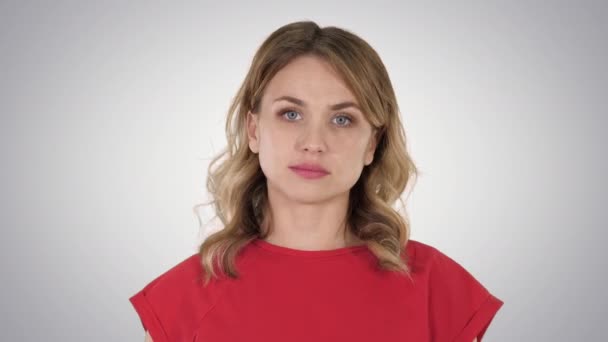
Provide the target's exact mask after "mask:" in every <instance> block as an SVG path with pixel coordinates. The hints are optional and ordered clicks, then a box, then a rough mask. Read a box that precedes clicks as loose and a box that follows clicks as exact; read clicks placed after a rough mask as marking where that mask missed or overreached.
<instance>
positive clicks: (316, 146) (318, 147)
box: [301, 127, 326, 152]
mask: <svg viewBox="0 0 608 342" xmlns="http://www.w3.org/2000/svg"><path fill="white" fill-rule="evenodd" d="M301 149H302V150H304V151H306V152H323V151H325V149H326V144H325V140H324V137H323V132H322V128H318V127H309V128H308V129H307V130H306V131H305V132H304V134H303V135H302V137H301Z"/></svg>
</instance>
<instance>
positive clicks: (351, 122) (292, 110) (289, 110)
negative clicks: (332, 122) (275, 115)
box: [279, 108, 355, 127]
mask: <svg viewBox="0 0 608 342" xmlns="http://www.w3.org/2000/svg"><path fill="white" fill-rule="evenodd" d="M289 112H295V113H298V111H297V110H295V109H289V108H287V109H283V110H280V111H279V115H281V116H282V117H284V116H285V113H289ZM338 116H339V117H340V116H342V117H345V118H347V119H348V121H349V123H348V124H347V125H338V126H339V127H348V126H351V125H352V124H353V123H354V122H355V119H353V117H351V116H350V115H347V114H340V115H338ZM287 121H295V120H289V119H288V120H287Z"/></svg>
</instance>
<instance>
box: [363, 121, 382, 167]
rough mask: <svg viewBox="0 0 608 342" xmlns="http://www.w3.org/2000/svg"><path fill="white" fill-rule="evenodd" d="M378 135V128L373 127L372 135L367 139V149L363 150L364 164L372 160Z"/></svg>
mask: <svg viewBox="0 0 608 342" xmlns="http://www.w3.org/2000/svg"><path fill="white" fill-rule="evenodd" d="M378 135H379V133H378V129H374V130H373V131H372V136H371V138H370V139H369V143H368V144H367V149H366V150H365V161H364V162H365V166H367V165H369V164H371V163H372V161H374V153H375V152H376V147H377V146H378Z"/></svg>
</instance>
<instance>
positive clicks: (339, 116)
mask: <svg viewBox="0 0 608 342" xmlns="http://www.w3.org/2000/svg"><path fill="white" fill-rule="evenodd" d="M336 118H344V119H346V120H348V124H344V125H342V124H338V126H349V125H350V124H351V123H352V122H353V120H352V119H351V118H349V117H348V116H346V115H338V116H336ZM341 121H343V122H344V120H341Z"/></svg>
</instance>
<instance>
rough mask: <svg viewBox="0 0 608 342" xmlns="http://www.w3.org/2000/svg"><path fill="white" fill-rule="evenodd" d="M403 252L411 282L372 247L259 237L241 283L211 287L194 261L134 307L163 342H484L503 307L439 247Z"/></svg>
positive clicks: (248, 251)
mask: <svg viewBox="0 0 608 342" xmlns="http://www.w3.org/2000/svg"><path fill="white" fill-rule="evenodd" d="M404 253H407V255H408V256H409V258H410V263H409V266H410V268H411V271H412V279H410V278H409V277H407V276H406V275H404V274H399V273H394V272H387V271H381V270H380V269H379V268H377V266H376V257H375V256H374V255H373V254H372V253H371V252H370V251H369V250H368V249H367V247H366V246H351V247H344V248H339V249H334V250H322V251H305V250H296V249H291V248H287V247H282V246H278V245H274V244H271V243H269V242H267V241H264V240H259V239H258V240H254V241H253V242H252V243H250V244H248V245H246V246H245V247H244V248H243V250H242V251H241V253H240V254H239V255H238V257H237V259H236V265H237V269H238V271H239V273H240V278H239V279H232V278H229V277H227V276H225V275H224V276H222V277H221V278H220V279H219V280H212V281H211V282H210V283H209V285H208V286H207V287H203V285H202V272H203V268H202V266H201V264H200V262H199V257H198V254H194V255H192V256H190V257H188V258H187V259H185V260H183V261H182V262H180V263H179V264H177V265H176V266H174V267H173V268H171V269H169V270H168V271H166V272H165V273H163V274H162V275H160V276H159V277H157V278H156V279H154V280H153V281H151V282H150V283H149V284H147V285H146V286H145V287H144V288H143V289H141V290H140V291H139V292H137V293H135V294H134V295H133V296H132V297H131V298H129V300H130V302H131V303H132V305H133V307H134V308H135V310H136V312H137V314H138V315H139V318H140V320H141V323H142V325H143V328H144V329H145V330H148V331H149V333H150V336H151V337H152V339H153V340H154V342H178V341H180V342H181V341H188V342H227V341H264V342H279V341H281V342H284V341H290V342H298V341H306V342H311V341H315V342H324V341H332V342H335V341H348V342H356V341H414V342H421V341H433V342H444V341H445V342H448V341H449V342H472V341H473V339H474V338H476V337H477V339H478V341H479V342H481V339H482V337H483V335H484V333H485V332H486V329H487V328H488V326H489V324H490V322H491V321H492V319H493V317H494V315H495V314H496V312H497V311H498V310H499V309H500V307H501V306H502V305H503V302H502V301H501V300H500V299H498V298H497V297H495V296H493V295H492V294H490V293H489V292H488V290H487V289H486V288H485V287H484V286H483V285H481V284H480V283H479V282H478V281H477V280H476V279H475V278H474V277H473V276H472V275H471V274H470V273H469V272H468V271H466V270H465V269H464V268H463V267H462V266H461V265H460V264H458V263H457V262H455V261H454V260H452V259H451V258H449V257H448V256H446V255H445V254H443V253H442V252H440V251H439V250H438V249H436V248H434V247H431V246H429V245H426V244H423V243H421V242H418V241H414V240H411V239H410V240H409V242H408V243H407V248H406V249H405V251H404ZM412 280H413V281H412Z"/></svg>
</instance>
